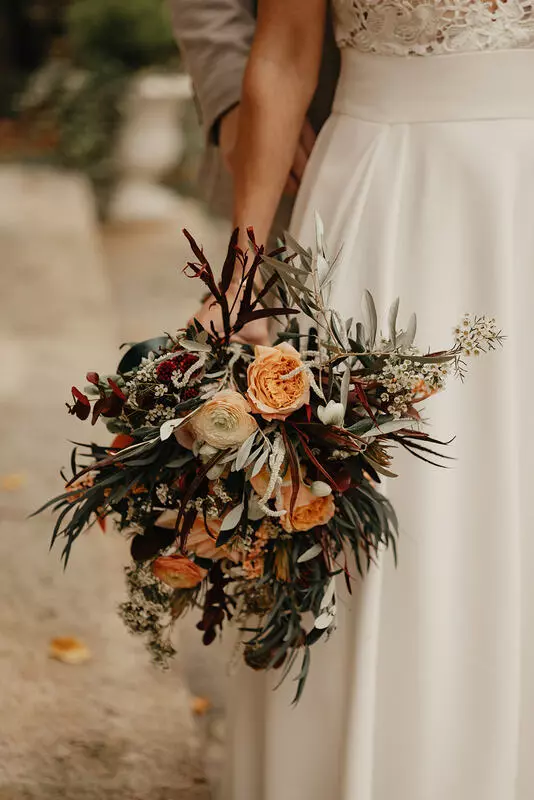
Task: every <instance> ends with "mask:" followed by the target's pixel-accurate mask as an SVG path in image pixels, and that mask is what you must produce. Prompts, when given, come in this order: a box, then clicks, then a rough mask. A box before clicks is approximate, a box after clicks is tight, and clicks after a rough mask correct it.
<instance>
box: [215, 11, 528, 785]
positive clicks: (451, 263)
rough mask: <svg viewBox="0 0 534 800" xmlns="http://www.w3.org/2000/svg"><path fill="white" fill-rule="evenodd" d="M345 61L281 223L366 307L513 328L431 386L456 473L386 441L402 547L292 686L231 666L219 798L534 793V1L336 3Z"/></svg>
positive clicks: (447, 330)
mask: <svg viewBox="0 0 534 800" xmlns="http://www.w3.org/2000/svg"><path fill="white" fill-rule="evenodd" d="M334 11H335V16H336V25H337V39H338V42H339V46H340V47H341V49H342V69H341V77H340V81H339V86H338V91H337V96H336V99H335V103H334V110H333V114H332V116H331V118H330V119H329V120H328V122H327V123H326V126H325V128H324V129H323V130H322V132H321V134H320V136H319V139H318V142H317V145H316V148H315V151H314V153H313V154H312V158H311V161H310V163H309V166H308V169H307V172H306V174H305V177H304V182H303V185H302V189H301V192H300V195H299V197H298V199H297V206H296V210H295V214H294V219H293V224H292V228H293V233H294V234H295V235H296V236H297V237H298V238H299V240H300V241H302V242H305V243H309V244H311V243H312V242H313V237H314V223H313V217H314V212H315V211H318V212H319V213H320V215H321V217H322V219H323V222H324V225H325V229H326V232H327V236H328V239H329V246H330V250H331V252H332V253H335V252H337V251H338V250H339V248H340V247H341V246H342V252H341V258H340V266H339V269H338V272H337V276H336V283H335V287H334V291H333V295H332V298H333V304H334V305H335V306H336V307H337V308H338V309H339V311H340V312H341V313H343V314H344V315H346V316H347V317H349V316H353V315H354V316H357V315H358V312H359V308H360V299H361V296H362V293H363V290H364V289H365V288H368V289H370V290H371V291H372V293H373V295H374V296H375V299H376V301H377V305H378V307H379V308H382V309H384V310H385V309H386V308H387V307H388V305H389V303H390V302H391V301H392V300H393V299H394V298H395V297H396V296H397V295H400V297H401V316H402V311H403V312H404V314H405V315H406V317H405V318H406V319H407V318H408V315H409V314H410V313H411V312H412V311H416V312H417V314H418V320H419V332H418V342H419V343H420V345H421V346H424V347H426V346H429V347H432V348H434V349H439V348H440V347H444V346H448V344H449V342H450V341H451V337H452V328H453V326H454V325H455V324H456V323H457V322H458V321H459V320H460V319H461V316H462V315H463V314H464V313H465V312H466V311H469V312H476V313H481V314H489V315H491V316H495V317H496V318H497V320H498V323H499V326H500V327H502V329H503V332H504V333H505V334H506V336H507V339H506V342H505V344H504V347H503V349H502V350H501V351H499V352H495V353H492V354H490V355H488V356H484V358H483V359H481V360H479V361H475V362H474V363H472V365H471V369H470V372H469V375H468V377H467V380H466V381H465V383H464V384H461V383H460V382H457V383H452V384H451V385H450V387H449V389H448V390H447V392H446V393H444V394H443V395H441V396H438V397H436V398H432V399H431V400H429V401H427V406H426V407H427V413H428V416H429V419H430V420H431V427H430V432H431V433H432V435H434V436H436V437H438V438H440V439H449V438H450V437H452V436H455V437H456V438H455V440H454V442H453V443H452V444H451V445H450V447H449V452H448V454H449V455H452V456H454V458H455V459H456V460H455V461H453V462H451V466H450V467H449V468H448V469H438V468H434V467H430V466H428V465H427V464H422V463H420V462H419V461H417V460H416V459H413V458H412V457H410V456H407V457H406V458H404V457H403V456H402V455H399V456H398V457H397V458H396V461H395V464H396V467H397V469H398V472H399V473H400V477H399V478H397V479H394V480H393V479H392V480H390V481H389V483H388V486H387V492H388V495H389V496H390V498H391V500H392V502H393V503H394V504H395V506H396V508H397V511H398V514H399V517H400V523H401V535H400V541H399V563H398V567H397V568H395V566H394V564H393V559H392V556H391V554H389V553H388V554H385V555H384V556H383V558H382V559H381V563H380V565H379V567H378V568H377V569H374V570H372V572H371V573H370V574H369V575H368V576H367V577H366V578H365V580H364V581H360V582H357V585H356V587H355V591H354V593H353V595H352V597H348V596H346V595H345V596H342V599H341V601H340V603H339V605H340V606H341V611H340V620H339V626H338V629H337V631H336V632H335V633H334V634H333V636H332V637H331V639H330V641H328V642H327V643H326V644H322V643H320V644H318V645H317V646H315V647H314V649H313V652H312V667H311V674H310V678H309V682H308V685H307V687H306V690H305V692H304V696H303V699H302V700H301V702H300V704H299V705H298V706H297V707H296V708H292V707H291V706H290V703H291V698H292V695H293V692H294V688H295V687H294V685H283V686H282V688H281V689H279V690H277V691H276V692H273V691H272V686H273V685H274V682H275V678H276V675H274V676H273V675H271V676H267V678H266V677H265V676H262V675H256V674H254V673H251V672H250V671H247V670H245V669H243V671H241V672H240V673H239V676H238V678H237V679H236V681H235V688H236V695H235V697H234V699H233V701H231V704H230V710H231V715H233V718H232V716H231V720H230V729H229V736H230V737H231V738H232V746H231V748H230V754H229V757H228V761H227V768H228V776H229V782H228V786H227V795H226V797H227V800H531V799H532V798H533V797H534V759H533V758H532V746H533V745H532V743H533V742H534V580H533V578H532V577H531V574H530V573H531V570H532V569H533V567H534V515H533V511H532V507H533V503H532V500H531V493H532V488H531V484H532V479H533V477H534V472H533V459H534V434H533V425H532V422H531V419H530V414H531V409H530V402H531V400H532V398H533V397H534V379H533V366H532V364H533V358H532V354H533V352H534V334H533V325H534V319H533V316H534V314H533V307H532V304H533V299H534V277H533V276H534V2H531V0H494V2H491V3H484V2H483V0H450V1H448V0H336V2H335V4H334Z"/></svg>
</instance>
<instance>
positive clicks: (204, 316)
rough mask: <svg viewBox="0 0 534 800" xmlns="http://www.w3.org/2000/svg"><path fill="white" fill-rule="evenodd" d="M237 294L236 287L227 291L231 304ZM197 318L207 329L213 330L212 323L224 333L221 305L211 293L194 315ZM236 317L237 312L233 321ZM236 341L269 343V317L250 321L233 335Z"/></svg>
mask: <svg viewBox="0 0 534 800" xmlns="http://www.w3.org/2000/svg"><path fill="white" fill-rule="evenodd" d="M235 295H236V289H234V288H233V287H232V286H230V288H229V290H228V292H227V295H226V296H227V298H228V302H229V304H230V306H231V305H232V302H233V300H234V298H235ZM194 317H195V319H197V320H198V321H199V322H200V323H201V325H203V326H204V328H205V329H206V330H207V331H211V323H212V322H213V325H214V327H215V330H216V331H217V332H218V333H223V321H222V314H221V309H220V306H219V305H218V304H217V303H216V302H215V301H214V299H213V297H212V296H211V295H210V296H209V297H208V298H206V300H204V302H203V303H202V305H201V306H200V309H199V310H198V311H197V313H196V314H195V315H194ZM234 319H235V312H234V314H232V321H233V320H234ZM232 340H233V341H235V342H241V343H243V344H251V345H256V344H265V345H267V344H269V324H268V320H267V319H258V320H255V321H254V322H249V323H248V325H245V327H244V328H242V329H241V330H240V331H239V333H238V334H237V335H236V336H234V337H233V339H232Z"/></svg>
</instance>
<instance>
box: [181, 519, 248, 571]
mask: <svg viewBox="0 0 534 800" xmlns="http://www.w3.org/2000/svg"><path fill="white" fill-rule="evenodd" d="M223 519H224V518H223ZM221 525H222V519H208V520H206V521H204V515H203V514H198V516H197V518H196V519H195V521H194V522H193V525H192V527H191V530H190V531H189V535H188V537H187V549H188V550H189V551H190V552H191V553H194V554H195V555H196V556H198V557H199V558H210V559H211V560H212V561H218V560H219V559H221V558H229V559H231V560H232V561H239V560H240V556H239V554H238V553H237V552H236V550H235V549H232V548H229V547H227V546H226V545H223V546H222V547H217V546H216V544H215V542H216V541H217V537H218V535H219V531H220V530H221Z"/></svg>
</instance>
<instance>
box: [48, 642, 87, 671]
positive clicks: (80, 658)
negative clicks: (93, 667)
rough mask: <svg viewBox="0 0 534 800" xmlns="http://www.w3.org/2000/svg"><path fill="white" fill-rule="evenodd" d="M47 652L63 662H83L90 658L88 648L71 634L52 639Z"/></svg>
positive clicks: (51, 656)
mask: <svg viewBox="0 0 534 800" xmlns="http://www.w3.org/2000/svg"><path fill="white" fill-rule="evenodd" d="M48 654H49V656H50V658H55V659H57V661H62V662H63V663H64V664H83V663H85V662H86V661H89V659H90V658H91V653H90V652H89V648H88V647H87V646H86V645H85V644H84V643H83V642H81V641H80V640H79V639H75V638H74V637H71V636H60V637H58V638H57V639H52V641H51V642H50V647H49V650H48Z"/></svg>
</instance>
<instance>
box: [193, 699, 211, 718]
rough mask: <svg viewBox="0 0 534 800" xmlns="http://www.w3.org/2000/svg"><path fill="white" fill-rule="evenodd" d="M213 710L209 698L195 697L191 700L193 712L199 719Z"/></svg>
mask: <svg viewBox="0 0 534 800" xmlns="http://www.w3.org/2000/svg"><path fill="white" fill-rule="evenodd" d="M210 708H211V702H210V700H209V699H208V698H207V697H193V699H192V700H191V711H192V712H193V714H195V716H197V717H203V716H204V715H205V714H207V712H208V711H209V710H210Z"/></svg>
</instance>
